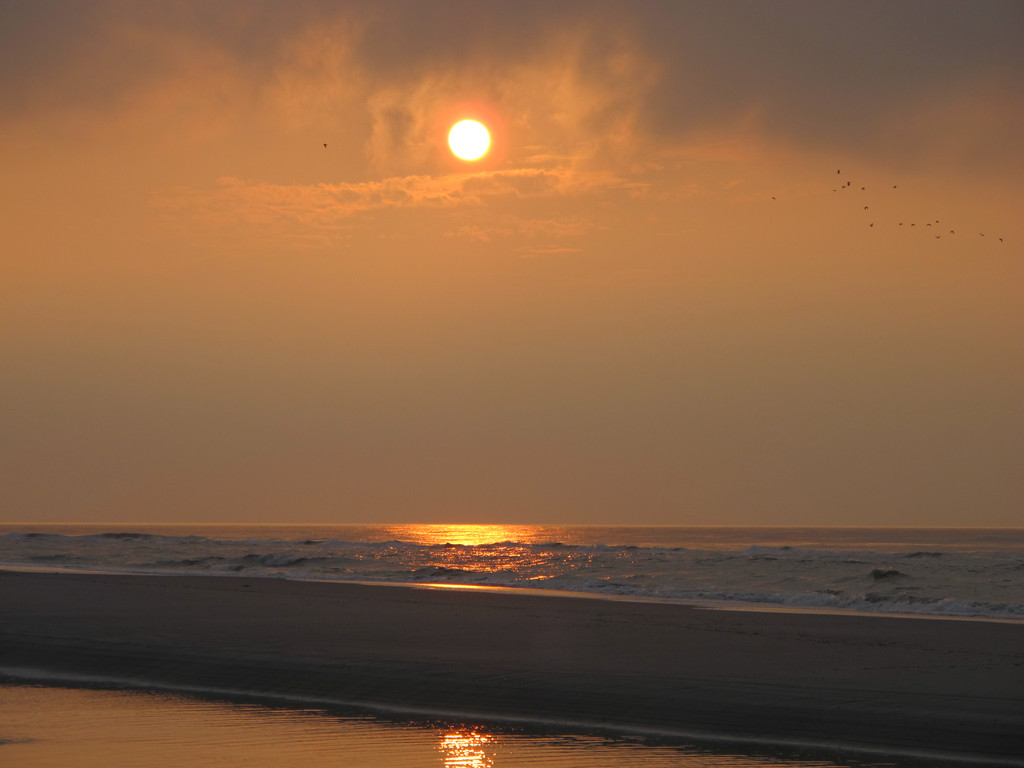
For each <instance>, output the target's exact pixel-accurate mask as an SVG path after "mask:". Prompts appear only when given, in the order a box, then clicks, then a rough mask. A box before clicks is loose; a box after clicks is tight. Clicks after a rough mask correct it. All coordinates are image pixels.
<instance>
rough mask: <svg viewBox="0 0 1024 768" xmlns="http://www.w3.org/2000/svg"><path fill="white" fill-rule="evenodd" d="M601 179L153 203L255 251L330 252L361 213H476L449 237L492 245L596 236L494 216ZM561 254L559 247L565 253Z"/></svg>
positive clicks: (219, 195) (299, 190) (556, 177)
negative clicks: (516, 239)
mask: <svg viewBox="0 0 1024 768" xmlns="http://www.w3.org/2000/svg"><path fill="white" fill-rule="evenodd" d="M617 184H618V181H617V180H616V179H615V178H614V177H611V176H608V175H603V174H583V173H579V172H575V171H572V170H571V169H566V168H556V169H517V170H508V171H494V172H478V173H461V174H448V175H442V176H405V177H392V178H386V179H382V180H379V181H369V182H359V183H333V184H311V185H296V184H274V183H268V182H246V181H244V180H242V179H238V178H232V177H223V178H221V179H218V180H217V183H216V184H215V185H213V186H211V187H208V188H205V189H189V188H179V189H174V190H168V191H164V192H161V193H159V194H158V195H156V196H154V198H153V200H152V203H153V205H154V206H155V207H156V208H157V209H158V210H160V211H162V212H163V213H165V214H166V215H167V221H168V222H169V224H170V225H171V226H174V227H177V228H181V229H182V230H183V231H184V232H192V233H194V234H199V235H201V236H203V237H206V236H208V235H209V234H210V233H213V232H220V233H221V236H225V237H230V236H231V233H233V234H234V236H235V237H238V238H240V241H242V242H245V243H246V244H249V242H250V240H251V239H252V238H255V239H258V240H260V241H262V242H264V243H266V242H267V239H268V238H271V239H277V240H283V241H288V242H291V243H294V244H300V245H301V244H306V245H328V244H334V243H336V242H338V241H339V239H343V238H344V235H345V233H347V232H349V231H351V229H352V227H353V226H355V224H354V223H353V222H352V221H351V220H352V219H358V217H359V216H360V215H361V214H372V213H374V212H377V211H386V210H396V211H401V210H414V209H424V208H427V209H435V210H442V211H443V210H447V211H450V212H453V214H454V213H455V212H457V211H460V210H465V209H471V210H473V212H474V213H473V219H474V223H473V224H459V223H458V222H457V216H455V217H454V218H453V221H455V224H454V225H453V226H452V227H451V228H450V229H449V231H448V234H449V235H454V236H459V237H467V238H469V239H472V240H478V241H487V240H490V239H492V238H493V237H495V236H511V235H516V236H520V237H527V238H533V237H543V238H550V237H552V236H557V237H571V236H578V235H580V234H583V233H584V232H587V231H591V230H593V229H594V228H595V227H596V226H597V225H596V224H587V223H586V221H587V219H586V218H585V217H580V216H573V217H568V218H567V219H566V220H564V221H559V220H557V219H553V218H551V217H550V216H549V217H540V218H534V217H532V216H524V215H515V214H509V213H507V212H497V211H493V210H488V204H489V203H491V202H493V201H495V200H497V199H518V200H528V199H532V198H556V197H564V196H567V195H574V196H578V195H580V194H583V193H585V192H601V191H604V190H607V189H615V188H616V186H617ZM559 247H561V246H559Z"/></svg>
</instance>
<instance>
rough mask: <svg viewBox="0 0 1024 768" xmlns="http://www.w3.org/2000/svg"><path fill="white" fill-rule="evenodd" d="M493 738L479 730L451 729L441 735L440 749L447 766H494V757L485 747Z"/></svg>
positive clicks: (448, 767)
mask: <svg viewBox="0 0 1024 768" xmlns="http://www.w3.org/2000/svg"><path fill="white" fill-rule="evenodd" d="M493 740H494V739H493V737H492V736H488V735H487V734H485V733H480V732H479V731H461V730H460V731H449V732H447V733H444V734H442V735H441V743H440V745H439V746H438V749H440V750H441V754H442V755H444V766H445V768H492V766H493V765H494V759H493V758H492V757H491V756H490V755H488V754H487V751H486V750H485V749H484V747H485V746H486V745H487V744H490V743H491V742H492V741H493Z"/></svg>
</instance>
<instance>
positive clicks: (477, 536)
mask: <svg viewBox="0 0 1024 768" xmlns="http://www.w3.org/2000/svg"><path fill="white" fill-rule="evenodd" d="M388 531H389V532H393V533H394V535H395V538H396V539H400V540H401V541H411V542H413V543H414V544H428V545H429V544H461V545H465V546H479V545H480V544H497V543H500V542H504V541H517V542H521V543H524V544H535V543H538V542H537V541H536V539H537V530H536V526H530V525H438V524H430V525H392V526H388Z"/></svg>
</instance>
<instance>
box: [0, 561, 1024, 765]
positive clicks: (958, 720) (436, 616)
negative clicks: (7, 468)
mask: <svg viewBox="0 0 1024 768" xmlns="http://www.w3.org/2000/svg"><path fill="white" fill-rule="evenodd" d="M0 615H2V616H3V622H0V665H2V666H3V667H8V668H10V667H31V668H37V669H44V670H49V671H50V672H52V673H57V674H60V673H64V674H68V673H75V674H83V673H85V674H92V675H99V676H101V677H104V678H108V679H110V678H117V679H129V680H135V681H140V682H142V683H148V684H156V685H160V686H169V687H179V688H180V687H202V688H207V689H217V690H221V691H237V692H247V693H251V694H260V695H266V696H289V697H298V698H299V699H300V700H302V701H307V702H330V701H334V702H349V703H363V704H369V705H375V706H379V707H387V708H390V709H399V710H402V711H407V712H421V713H434V714H442V713H449V714H458V716H461V717H463V718H464V719H481V718H486V717H491V718H505V719H509V718H511V719H514V720H519V721H521V720H528V721H534V722H547V723H560V724H562V725H563V726H564V725H565V724H573V725H576V726H588V727H593V726H600V727H605V728H610V729H613V730H620V731H626V730H638V729H639V730H646V731H650V732H661V733H675V734H691V735H692V734H705V735H708V734H712V735H716V736H719V737H726V738H739V739H751V740H754V741H759V742H763V741H769V742H785V743H808V742H810V743H816V744H826V745H833V746H835V745H843V744H861V745H871V746H875V747H878V748H881V749H883V750H886V751H889V752H893V753H895V752H900V751H921V750H926V751H927V750H934V751H938V752H944V753H951V752H961V753H970V754H974V755H982V756H986V757H990V758H997V759H998V760H1000V761H1002V764H1007V765H1010V764H1018V765H1024V762H1021V760H1020V756H1021V755H1022V754H1024V650H1022V649H1024V624H1019V623H996V622H981V621H950V620H925V619H911V618H888V617H880V616H848V615H842V616H840V615H823V614H816V615H810V614H785V613H753V612H752V613H746V612H742V611H711V610H697V609H693V608H689V607H685V606H680V605H674V604H661V603H633V602H612V601H603V600H595V599H589V600H585V599H578V598H568V597H551V596H533V595H522V594H503V593H496V592H477V591H451V590H425V589H406V588H400V587H393V586H391V587H381V586H366V585H356V584H337V583H315V582H294V581H286V580H280V579H242V578H223V577H221V578H216V577H195V576H186V577H172V576H110V575H91V574H45V573H16V572H4V571H0ZM463 735H465V734H463ZM460 743H461V744H462V747H458V745H459V744H460ZM450 746H451V749H450V750H449V752H446V753H445V754H446V755H449V753H450V756H452V757H454V756H456V753H457V752H458V749H462V748H464V749H465V754H464V756H465V757H466V758H467V759H469V758H470V757H473V755H476V754H477V753H476V752H474V750H481V751H482V752H483V753H485V754H483V755H477V757H480V758H481V759H484V758H486V752H487V751H488V750H487V749H486V748H485V743H484V742H482V741H481V742H480V743H478V744H475V745H474V744H473V743H472V739H471V738H469V737H468V736H467V738H466V740H464V741H462V742H459V740H458V739H453V740H452V741H451V742H450ZM473 759H476V758H475V757H474V758H473ZM1014 761H1016V763H1015V762H1014ZM450 764H458V763H450ZM468 764H469V765H473V763H468ZM478 764H481V765H487V763H486V762H484V763H478Z"/></svg>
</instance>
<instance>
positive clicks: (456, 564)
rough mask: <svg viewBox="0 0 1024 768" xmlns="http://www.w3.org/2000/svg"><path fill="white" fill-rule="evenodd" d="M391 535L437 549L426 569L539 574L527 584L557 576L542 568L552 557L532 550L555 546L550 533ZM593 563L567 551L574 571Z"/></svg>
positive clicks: (485, 530) (514, 528)
mask: <svg viewBox="0 0 1024 768" xmlns="http://www.w3.org/2000/svg"><path fill="white" fill-rule="evenodd" d="M388 532H389V535H392V536H393V538H394V539H395V540H398V541H408V542H413V543H416V544H423V545H427V546H432V547H434V549H432V550H431V551H430V556H429V559H427V560H426V561H424V562H423V563H422V567H426V568H436V569H450V570H454V569H459V570H464V571H473V572H476V573H499V572H501V571H515V572H516V573H520V574H523V573H528V572H529V571H531V570H535V572H534V573H532V574H531V575H530V576H527V577H526V578H525V580H526V581H542V580H544V579H547V578H550V577H552V576H554V575H555V574H553V573H549V572H548V571H546V570H544V569H543V568H542V566H544V565H546V564H547V563H549V561H550V559H549V556H548V555H547V554H545V553H543V552H533V551H532V550H531V549H530V547H529V545H532V544H550V543H552V540H551V538H550V532H548V534H547V537H545V535H544V534H542V533H539V532H538V530H537V528H536V527H534V526H529V525H395V526H389V527H388ZM487 545H489V546H487ZM524 545H525V546H524ZM590 559H591V557H590V554H589V553H587V552H568V551H567V552H566V553H565V556H564V560H563V564H564V565H569V567H571V566H572V564H573V561H575V563H576V564H577V565H578V566H579V567H583V566H585V565H587V564H589V562H590ZM536 569H540V570H536ZM448 575H451V574H448Z"/></svg>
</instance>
